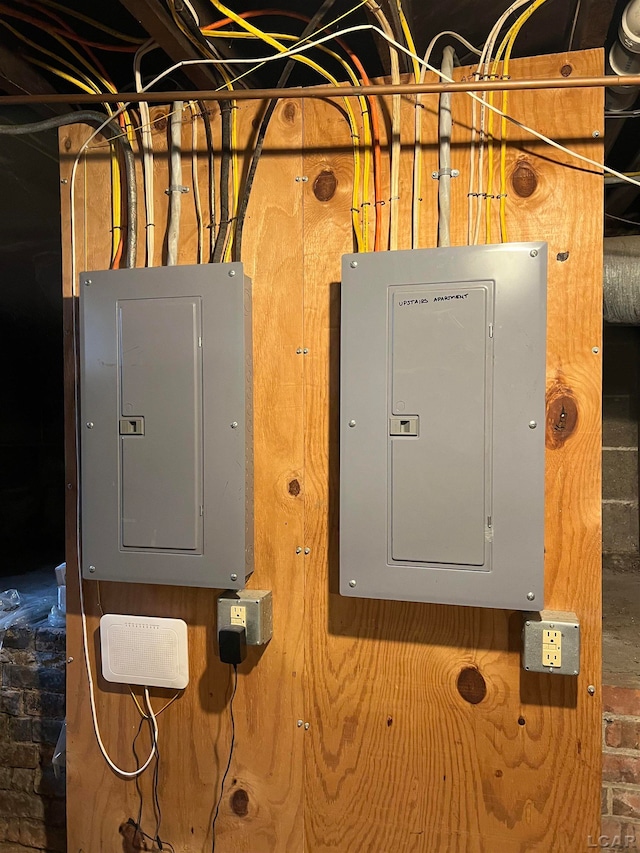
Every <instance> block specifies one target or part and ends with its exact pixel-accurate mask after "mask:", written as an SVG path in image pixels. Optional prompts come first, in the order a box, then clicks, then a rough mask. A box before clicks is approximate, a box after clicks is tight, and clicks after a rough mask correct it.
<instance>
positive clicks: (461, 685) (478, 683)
mask: <svg viewBox="0 0 640 853" xmlns="http://www.w3.org/2000/svg"><path fill="white" fill-rule="evenodd" d="M457 687H458V693H459V694H460V695H461V696H462V698H463V699H464V700H465V702H469V704H470V705H477V704H478V703H479V702H482V700H483V699H484V697H485V696H486V695H487V683H486V681H485V680H484V678H483V676H482V673H481V672H480V670H478V669H476V668H475V666H466V667H465V668H464V669H463V670H461V672H460V675H459V676H458V684H457Z"/></svg>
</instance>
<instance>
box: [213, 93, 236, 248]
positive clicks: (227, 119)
mask: <svg viewBox="0 0 640 853" xmlns="http://www.w3.org/2000/svg"><path fill="white" fill-rule="evenodd" d="M231 110H232V105H231V104H230V103H229V101H221V102H220V117H221V120H222V151H221V155H220V225H219V226H218V236H217V237H216V242H215V245H214V248H213V255H212V257H211V262H212V263H214V264H218V263H220V261H221V260H222V254H223V252H224V244H225V242H226V238H227V232H228V230H229V175H230V173H231V153H232V152H231Z"/></svg>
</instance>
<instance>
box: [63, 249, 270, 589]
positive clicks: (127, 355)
mask: <svg viewBox="0 0 640 853" xmlns="http://www.w3.org/2000/svg"><path fill="white" fill-rule="evenodd" d="M80 358H81V381H80V425H79V430H80V435H79V439H80V450H81V459H80V490H81V491H80V494H81V505H80V509H81V512H80V517H81V540H82V570H83V574H84V576H85V577H89V578H96V579H100V580H117V581H132V582H137V583H164V584H176V585H183V586H202V587H224V588H231V589H233V588H242V587H243V586H244V584H245V579H246V577H247V575H249V574H250V573H251V571H252V570H253V424H252V349H251V282H250V281H249V279H247V278H245V277H244V274H243V269H242V265H241V264H237V263H235V264H206V265H199V266H181V267H180V266H172V267H156V268H150V269H149V268H147V269H133V270H113V271H112V270H109V271H104V272H88V273H82V274H81V276H80Z"/></svg>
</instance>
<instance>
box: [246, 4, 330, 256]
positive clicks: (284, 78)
mask: <svg viewBox="0 0 640 853" xmlns="http://www.w3.org/2000/svg"><path fill="white" fill-rule="evenodd" d="M334 3H335V0H324V3H323V4H322V5H321V6H320V8H319V9H318V11H317V12H316V13H315V15H314V16H313V17H312V18H311V20H310V21H309V23H308V24H307V26H306V27H305V28H304V31H303V33H302V35H301V36H300V40H303V39H306V38H307V37H308V36H310V35H311V34H312V33H314V32H315V31H316V29H317V27H318V24H319V23H320V21H321V20H322V18H323V17H324V16H325V15H326V13H327V12H328V11H329V9H330V8H331V7H332V6H333V4H334ZM295 65H296V60H295V59H290V60H289V61H288V62H287V64H286V65H285V67H284V69H283V71H282V74H281V75H280V78H279V80H278V82H277V83H276V87H277V88H278V89H282V88H284V87H285V86H286V85H287V83H288V82H289V77H290V76H291V72H292V71H293V69H294V68H295ZM277 103H278V102H277V101H276V100H272V101H269V104H268V106H267V109H266V110H265V113H264V115H263V117H262V121H261V122H260V128H259V130H258V135H257V137H256V144H255V147H254V149H253V154H252V155H251V163H250V164H249V170H248V172H247V179H246V181H245V183H244V189H243V192H242V198H241V199H240V203H239V204H238V211H237V222H236V233H235V237H234V241H233V257H234V260H236V261H239V260H241V252H242V231H243V228H244V220H245V217H246V215H247V207H248V206H249V197H250V195H251V188H252V186H253V179H254V178H255V174H256V169H257V168H258V161H259V160H260V156H261V154H262V149H263V147H264V140H265V136H266V135H267V128H268V127H269V122H270V121H271V116H272V115H273V111H274V110H275V108H276V106H277Z"/></svg>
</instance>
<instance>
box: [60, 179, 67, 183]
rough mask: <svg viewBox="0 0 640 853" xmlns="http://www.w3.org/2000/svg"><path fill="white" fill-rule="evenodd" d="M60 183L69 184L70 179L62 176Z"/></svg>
mask: <svg viewBox="0 0 640 853" xmlns="http://www.w3.org/2000/svg"><path fill="white" fill-rule="evenodd" d="M60 183H61V184H68V183H69V181H68V180H67V178H60Z"/></svg>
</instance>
